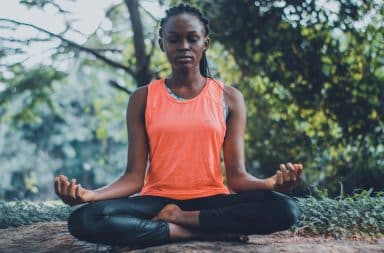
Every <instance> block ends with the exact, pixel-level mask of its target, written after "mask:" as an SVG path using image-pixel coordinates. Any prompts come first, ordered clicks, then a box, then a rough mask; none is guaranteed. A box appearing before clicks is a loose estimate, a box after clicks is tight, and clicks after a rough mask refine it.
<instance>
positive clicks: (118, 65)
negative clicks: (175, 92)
mask: <svg viewBox="0 0 384 253" xmlns="http://www.w3.org/2000/svg"><path fill="white" fill-rule="evenodd" d="M0 22H8V23H12V24H16V25H22V26H27V27H32V28H34V29H36V30H38V31H40V32H43V33H46V34H48V35H49V36H51V37H53V38H57V39H59V40H61V41H62V42H63V43H65V44H67V45H68V47H72V48H76V49H78V50H81V51H84V52H87V53H89V54H91V55H93V56H95V57H96V58H97V59H99V60H102V61H103V62H105V63H107V64H108V65H110V66H112V67H115V68H119V69H123V70H124V71H125V72H127V73H129V74H130V75H132V76H135V75H136V72H135V71H134V70H132V69H131V68H129V67H128V66H125V65H123V64H121V63H119V62H116V61H114V60H111V59H109V58H108V57H105V56H104V55H102V54H100V53H99V52H97V51H95V50H94V49H92V48H88V47H85V46H82V45H80V44H77V43H76V42H73V41H70V40H68V39H66V38H64V37H63V36H61V35H58V34H55V33H52V32H50V31H48V30H45V29H44V28H41V27H38V26H36V25H33V24H28V23H23V22H19V21H16V20H12V19H6V18H0Z"/></svg>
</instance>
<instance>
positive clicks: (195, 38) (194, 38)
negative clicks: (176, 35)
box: [188, 36, 200, 42]
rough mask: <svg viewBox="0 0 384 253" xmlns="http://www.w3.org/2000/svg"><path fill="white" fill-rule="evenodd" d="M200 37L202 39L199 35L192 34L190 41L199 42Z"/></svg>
mask: <svg viewBox="0 0 384 253" xmlns="http://www.w3.org/2000/svg"><path fill="white" fill-rule="evenodd" d="M199 39H200V38H199V36H191V37H189V38H188V40H189V41H190V42H197V41H198V40H199Z"/></svg>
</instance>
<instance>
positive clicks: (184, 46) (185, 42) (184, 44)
mask: <svg viewBox="0 0 384 253" xmlns="http://www.w3.org/2000/svg"><path fill="white" fill-rule="evenodd" d="M178 49H179V50H187V49H189V42H188V40H187V39H183V40H180V43H179V47H178Z"/></svg>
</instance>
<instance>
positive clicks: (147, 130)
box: [55, 4, 302, 247]
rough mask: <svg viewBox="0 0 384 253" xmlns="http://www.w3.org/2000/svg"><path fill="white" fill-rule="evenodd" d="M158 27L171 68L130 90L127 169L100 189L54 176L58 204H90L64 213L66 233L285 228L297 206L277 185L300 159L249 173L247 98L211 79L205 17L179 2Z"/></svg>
mask: <svg viewBox="0 0 384 253" xmlns="http://www.w3.org/2000/svg"><path fill="white" fill-rule="evenodd" d="M159 34H160V39H159V45H160V48H161V50H163V51H164V52H165V53H166V56H167V58H168V60H169V63H170V64H171V67H172V74H171V75H170V77H169V78H167V79H161V80H155V81H152V82H151V83H150V84H149V85H147V86H145V87H141V88H138V89H137V90H136V91H135V92H134V93H133V94H132V95H131V97H130V100H129V104H128V110H127V128H128V136H129V146H128V163H127V167H126V171H125V174H124V175H122V176H121V177H120V178H118V179H117V180H116V181H115V182H113V183H111V184H110V185H107V186H105V187H103V188H100V189H97V190H88V189H84V188H82V187H81V185H79V184H76V180H74V179H73V180H72V181H71V182H69V181H68V179H67V178H66V177H65V176H63V175H61V176H58V177H57V178H56V181H55V189H56V193H57V195H58V196H59V197H60V198H61V199H62V200H63V201H64V202H65V203H67V204H69V205H75V204H80V203H88V202H89V203H88V204H86V205H84V206H82V207H80V208H78V209H77V210H75V211H74V212H73V213H72V214H71V215H70V217H69V220H68V228H69V231H70V233H71V234H72V235H74V236H75V237H77V238H79V239H80V240H85V241H90V242H95V243H104V244H112V245H131V246H137V247H143V246H149V245H157V244H164V243H167V242H170V241H176V240H182V239H191V238H209V237H210V236H212V235H218V236H220V235H223V236H224V235H238V234H268V233H272V232H275V231H279V230H285V229H288V228H289V227H290V226H292V225H293V224H294V223H295V221H296V220H297V218H298V215H299V209H298V206H297V205H296V203H295V202H294V201H293V200H292V199H291V198H290V197H288V196H286V195H283V194H281V193H277V192H275V190H281V189H284V188H289V187H292V186H293V185H294V184H295V182H296V181H297V179H298V177H299V176H300V172H301V170H302V165H301V164H297V165H296V167H297V168H296V169H298V170H299V171H298V173H296V172H295V171H294V170H295V167H294V165H293V164H292V163H287V164H281V165H280V168H279V169H278V170H277V171H276V173H275V175H273V176H271V177H269V178H266V179H258V178H255V177H253V176H252V175H250V174H248V173H247V172H246V169H245V165H244V141H243V136H244V129H245V124H246V112H245V105H244V100H243V96H242V94H241V93H240V92H239V91H238V90H236V89H235V88H233V87H230V86H224V85H223V84H222V83H221V82H219V81H217V80H215V79H212V78H210V77H208V71H207V70H208V68H207V61H206V56H205V51H206V50H207V49H208V48H209V44H210V39H209V37H208V34H209V27H208V20H207V19H206V18H205V17H204V16H203V15H202V14H201V12H200V11H199V10H198V9H196V8H194V7H191V6H189V5H183V4H181V5H178V6H176V7H173V8H171V9H169V10H168V11H167V15H166V17H164V18H163V19H162V20H161V28H160V31H159ZM222 150H223V154H224V163H225V170H226V176H227V185H228V187H227V186H225V185H224V184H223V177H222V174H221V168H220V153H221V151H222ZM148 158H149V167H148V170H147V172H146V169H147V168H146V167H147V159H148ZM230 191H231V192H232V193H231V192H230ZM135 193H140V195H138V196H131V195H133V194H135Z"/></svg>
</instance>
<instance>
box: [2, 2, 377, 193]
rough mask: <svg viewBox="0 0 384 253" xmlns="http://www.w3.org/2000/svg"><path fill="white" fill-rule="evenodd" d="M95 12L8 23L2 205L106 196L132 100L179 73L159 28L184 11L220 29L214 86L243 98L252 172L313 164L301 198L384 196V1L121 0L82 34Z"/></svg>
mask: <svg viewBox="0 0 384 253" xmlns="http://www.w3.org/2000/svg"><path fill="white" fill-rule="evenodd" d="M5 2H7V1H5ZM10 2H13V4H14V3H15V2H17V1H8V3H10ZM80 2H82V5H81V7H79V6H77V5H76V4H80ZM98 2H100V1H94V2H92V1H80V0H77V1H76V0H61V1H59V0H20V1H18V3H17V5H18V6H19V7H20V8H23V10H25V13H27V15H25V16H28V13H31V15H32V13H33V15H36V13H38V15H40V17H41V18H42V19H43V20H44V19H45V23H43V24H36V23H34V22H33V21H24V20H25V19H24V18H25V16H24V17H10V16H6V15H3V14H4V12H3V14H2V15H0V34H1V36H0V200H1V199H3V200H17V199H31V200H47V199H53V198H55V195H54V190H53V180H54V177H55V176H56V175H58V174H65V175H67V176H68V177H69V178H76V179H77V180H78V182H80V183H81V184H82V185H83V186H84V187H89V188H95V187H99V186H102V185H104V184H107V183H110V182H111V181H113V180H114V179H115V178H116V177H117V176H119V175H120V174H121V173H123V172H124V170H125V164H126V158H127V157H126V153H127V133H126V127H125V111H126V106H127V102H128V99H129V95H130V93H131V92H132V91H133V90H134V89H135V88H136V87H138V86H141V85H145V84H147V83H148V82H149V81H150V80H151V79H154V78H158V77H166V76H167V75H168V74H169V73H170V70H169V66H168V64H167V61H166V58H165V55H164V54H163V53H162V52H161V51H160V50H159V48H158V46H157V39H158V37H157V34H158V28H159V19H160V18H161V17H162V16H163V15H164V10H165V9H167V8H168V7H169V6H171V5H173V4H177V3H180V2H187V3H191V4H193V5H195V6H197V7H199V8H201V9H202V10H203V12H204V13H205V15H206V16H207V17H208V19H209V20H210V28H211V35H210V36H211V39H212V45H211V48H210V49H209V50H208V53H207V56H208V58H209V64H210V69H211V74H212V76H213V77H215V78H219V79H221V80H223V81H224V82H225V83H226V84H228V85H233V86H235V87H237V88H238V89H239V90H240V91H241V92H242V93H243V94H244V97H245V101H246V104H247V114H248V125H247V132H246V136H245V141H246V165H247V170H248V171H250V172H251V173H252V174H254V175H256V176H259V177H266V176H270V175H272V174H273V173H274V171H275V170H276V169H277V167H278V165H279V164H280V163H282V162H288V161H292V162H301V163H303V164H304V174H303V181H302V183H301V184H300V185H299V187H298V188H297V189H296V190H295V191H294V194H295V195H297V196H303V195H306V194H310V193H311V191H312V189H313V187H318V188H320V189H323V190H325V191H328V192H329V193H330V194H331V195H336V194H339V191H340V188H341V185H342V188H343V191H344V192H345V193H352V192H354V191H356V190H358V189H370V188H372V189H373V191H382V190H384V20H383V18H384V3H383V1H381V0H377V1H376V0H374V1H365V0H354V1H344V0H341V1H327V0H323V1H311V0H306V1H298V0H282V1H247V0H238V1H233V0H217V1H198V0H195V1H166V0H153V1H148V0H139V1H137V0H125V1H117V0H116V1H112V0H111V1H104V7H103V9H102V16H101V18H100V19H99V21H98V23H95V24H93V25H94V27H93V29H92V30H91V31H89V30H88V32H87V33H84V32H82V31H81V29H80V28H79V22H80V21H81V22H83V23H87V22H88V23H89V22H93V21H91V19H90V18H89V17H88V16H87V15H91V13H93V12H95V11H96V3H98ZM5 5H7V3H5ZM76 8H82V9H84V10H85V13H88V14H85V15H83V16H79V17H75V16H74V14H73V13H74V12H75V10H76ZM52 15H53V16H55V17H57V18H58V19H60V20H61V21H60V24H61V25H60V26H59V25H57V26H55V25H54V24H51V23H52V22H53V20H52ZM45 25H51V26H52V25H54V26H55V27H56V28H57V29H56V31H53V30H52V29H48V28H46V27H47V26H45ZM36 48H41V49H40V51H39V50H37V51H36Z"/></svg>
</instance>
